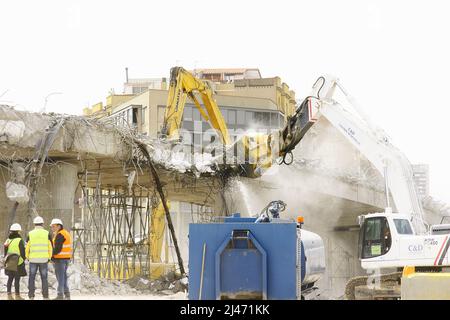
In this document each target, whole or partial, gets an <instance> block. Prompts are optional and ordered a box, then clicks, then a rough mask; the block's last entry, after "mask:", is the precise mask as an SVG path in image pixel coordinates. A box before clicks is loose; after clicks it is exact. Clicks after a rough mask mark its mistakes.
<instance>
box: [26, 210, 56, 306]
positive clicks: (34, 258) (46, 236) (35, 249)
mask: <svg viewBox="0 0 450 320" xmlns="http://www.w3.org/2000/svg"><path fill="white" fill-rule="evenodd" d="M33 224H34V229H33V230H31V231H30V232H29V233H28V238H27V246H26V250H25V251H26V252H25V253H26V257H27V259H28V260H29V261H30V275H29V277H28V297H29V298H30V299H31V300H33V299H34V291H35V289H36V288H35V279H36V273H37V271H38V269H39V274H40V275H41V281H42V296H43V297H44V299H46V300H47V299H48V262H49V261H50V259H51V257H52V251H53V247H52V238H51V235H50V232H48V231H47V230H45V229H44V227H43V225H44V219H42V217H36V218H34V220H33Z"/></svg>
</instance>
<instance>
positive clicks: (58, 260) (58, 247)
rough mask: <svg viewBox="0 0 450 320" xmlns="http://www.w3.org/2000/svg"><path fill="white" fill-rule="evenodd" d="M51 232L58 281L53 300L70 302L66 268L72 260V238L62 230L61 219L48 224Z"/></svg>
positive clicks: (53, 259) (53, 258)
mask: <svg viewBox="0 0 450 320" xmlns="http://www.w3.org/2000/svg"><path fill="white" fill-rule="evenodd" d="M50 226H51V228H52V231H53V244H54V248H53V256H52V261H53V263H54V266H55V274H56V279H57V280H58V295H57V296H56V298H55V300H63V299H64V297H65V299H66V300H70V291H69V286H68V285H67V268H68V267H69V262H70V259H71V258H72V237H71V236H70V233H69V232H68V231H67V230H66V229H64V226H63V223H62V221H61V219H58V218H55V219H53V220H52V223H51V224H50Z"/></svg>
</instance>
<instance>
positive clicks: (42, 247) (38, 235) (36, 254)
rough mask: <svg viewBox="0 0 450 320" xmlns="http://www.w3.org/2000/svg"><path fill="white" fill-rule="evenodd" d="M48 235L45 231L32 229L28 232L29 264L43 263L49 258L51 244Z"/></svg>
mask: <svg viewBox="0 0 450 320" xmlns="http://www.w3.org/2000/svg"><path fill="white" fill-rule="evenodd" d="M48 235H49V233H48V231H47V230H45V229H34V230H31V231H30V233H29V234H28V237H29V246H30V252H29V255H28V260H30V262H33V263H45V262H48V260H49V259H50V258H51V244H50V240H49V239H48ZM49 246H50V248H49ZM49 249H50V250H49Z"/></svg>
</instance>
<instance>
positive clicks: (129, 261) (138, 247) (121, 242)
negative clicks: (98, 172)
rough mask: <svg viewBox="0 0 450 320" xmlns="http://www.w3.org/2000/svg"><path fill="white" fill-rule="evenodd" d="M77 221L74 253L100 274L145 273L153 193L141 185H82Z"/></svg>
mask: <svg viewBox="0 0 450 320" xmlns="http://www.w3.org/2000/svg"><path fill="white" fill-rule="evenodd" d="M82 194H83V208H82V216H81V223H80V224H78V225H77V226H76V227H75V228H74V229H73V231H74V251H75V252H74V254H75V258H76V259H80V260H81V261H82V262H83V264H85V265H86V266H87V267H89V268H90V269H91V270H94V271H95V272H96V273H97V274H98V275H99V276H100V277H103V278H108V279H127V278H130V277H133V276H135V275H141V276H149V275H150V274H149V270H150V246H149V242H148V237H149V233H150V214H151V212H152V209H153V208H154V206H155V200H154V194H153V193H151V192H150V191H149V190H145V189H144V188H140V187H136V188H133V190H132V192H131V193H129V192H128V191H127V190H124V189H123V188H121V187H114V188H113V187H108V188H106V189H102V188H100V187H97V188H88V187H86V186H83V187H82Z"/></svg>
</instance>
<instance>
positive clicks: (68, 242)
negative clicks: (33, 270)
mask: <svg viewBox="0 0 450 320" xmlns="http://www.w3.org/2000/svg"><path fill="white" fill-rule="evenodd" d="M59 233H61V234H62V235H63V237H64V243H63V247H62V249H61V252H60V253H58V254H55V255H54V256H53V258H55V259H71V258H72V237H71V236H70V233H69V232H67V230H66V229H61V230H59V231H58V233H57V234H56V235H55V237H54V238H53V245H54V244H55V240H56V236H57V235H58V234H59Z"/></svg>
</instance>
